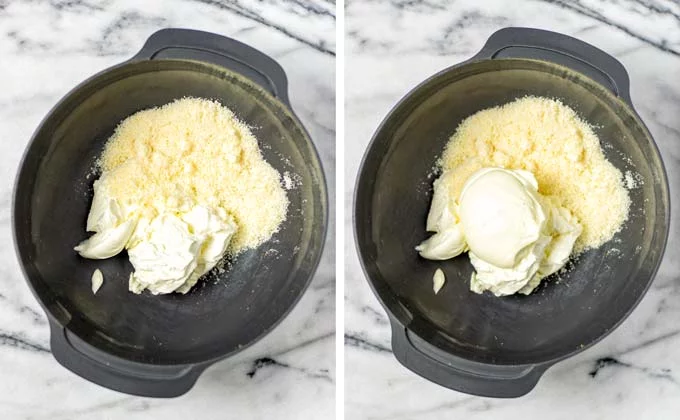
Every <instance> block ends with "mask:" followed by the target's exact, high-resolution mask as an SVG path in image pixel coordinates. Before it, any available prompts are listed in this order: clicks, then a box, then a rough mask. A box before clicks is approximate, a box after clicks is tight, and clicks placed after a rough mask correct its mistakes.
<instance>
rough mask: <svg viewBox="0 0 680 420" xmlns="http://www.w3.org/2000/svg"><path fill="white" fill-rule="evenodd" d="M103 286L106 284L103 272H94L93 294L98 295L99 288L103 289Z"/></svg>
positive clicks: (97, 270)
mask: <svg viewBox="0 0 680 420" xmlns="http://www.w3.org/2000/svg"><path fill="white" fill-rule="evenodd" d="M102 284H104V275H103V274H102V272H101V270H99V269H96V270H94V273H92V293H94V294H97V292H98V291H99V288H100V287H102Z"/></svg>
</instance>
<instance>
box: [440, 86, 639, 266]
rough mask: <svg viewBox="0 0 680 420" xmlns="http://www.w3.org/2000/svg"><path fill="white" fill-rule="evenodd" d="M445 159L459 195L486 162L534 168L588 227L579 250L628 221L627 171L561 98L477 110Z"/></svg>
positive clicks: (546, 189)
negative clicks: (624, 173)
mask: <svg viewBox="0 0 680 420" xmlns="http://www.w3.org/2000/svg"><path fill="white" fill-rule="evenodd" d="M438 164H439V166H440V167H441V169H442V170H453V171H454V173H455V177H454V179H453V181H452V184H451V186H450V188H452V191H453V197H458V196H459V195H460V191H461V189H462V187H463V184H464V183H465V181H466V180H467V179H468V177H469V176H470V175H471V174H472V173H473V172H475V171H477V170H478V169H481V168H484V167H501V168H507V169H523V170H527V171H530V172H532V173H533V174H534V175H535V177H536V179H537V181H538V186H539V192H540V193H541V194H543V195H548V196H552V199H553V200H555V201H556V204H557V205H559V206H562V207H565V208H567V209H569V210H570V211H571V212H572V213H573V214H574V215H575V216H576V217H577V219H578V220H579V222H580V223H581V224H582V226H583V232H582V233H581V235H580V236H579V238H578V239H577V241H576V243H575V246H574V251H575V252H576V253H580V252H581V251H584V250H586V249H589V248H597V247H599V246H600V245H602V244H603V243H605V242H607V241H608V240H610V239H611V238H612V237H613V236H614V234H615V233H616V232H618V231H619V230H620V229H621V226H622V225H623V222H624V221H625V220H626V219H627V218H628V211H629V207H630V197H629V196H628V191H627V190H626V189H625V188H624V184H623V176H622V174H621V172H620V171H619V170H618V169H617V168H616V167H614V166H613V165H612V164H611V163H610V162H609V161H607V159H606V158H605V156H604V154H603V152H602V149H601V147H600V142H599V140H598V138H597V136H596V135H595V133H594V132H593V130H592V128H591V127H590V126H589V125H588V124H587V123H585V122H584V121H583V120H581V119H580V118H579V117H578V115H577V114H576V112H574V110H572V109H571V108H569V107H568V106H566V105H564V104H562V103H561V102H560V101H558V100H554V99H548V98H539V97H532V96H528V97H524V98H521V99H518V100H515V101H513V102H510V103H507V104H505V105H503V106H499V107H495V108H489V109H485V110H482V111H479V112H477V113H476V114H474V115H472V116H470V117H468V118H466V119H465V120H464V121H463V122H462V123H461V124H460V125H459V126H458V128H457V129H456V132H455V133H454V135H453V136H452V137H451V138H450V139H449V142H448V144H447V146H446V149H445V150H444V154H443V155H442V157H441V159H440V161H439V163H438Z"/></svg>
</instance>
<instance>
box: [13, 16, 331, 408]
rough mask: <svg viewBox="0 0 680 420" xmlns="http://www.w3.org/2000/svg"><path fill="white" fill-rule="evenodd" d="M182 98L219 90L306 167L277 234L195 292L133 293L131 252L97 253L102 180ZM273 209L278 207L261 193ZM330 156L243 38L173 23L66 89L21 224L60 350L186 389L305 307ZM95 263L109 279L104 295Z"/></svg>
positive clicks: (165, 390) (18, 209) (125, 383)
mask: <svg viewBox="0 0 680 420" xmlns="http://www.w3.org/2000/svg"><path fill="white" fill-rule="evenodd" d="M184 96H195V97H202V98H210V99H216V100H218V101H220V102H221V103H222V104H223V105H225V106H227V107H228V108H230V109H231V110H233V111H234V113H235V114H236V115H237V116H238V117H239V118H240V119H241V120H242V121H244V122H245V123H247V124H248V125H249V126H250V127H252V130H253V133H254V134H255V136H256V137H257V138H258V140H259V142H260V145H261V149H262V153H263V155H264V158H265V159H266V160H267V162H269V163H270V164H271V165H272V166H274V168H276V169H277V170H278V171H279V172H280V173H281V174H283V173H284V172H285V171H288V172H290V173H294V174H297V175H298V176H299V177H300V179H301V183H300V185H299V186H298V187H297V188H295V189H292V190H290V191H288V199H289V200H290V206H289V209H288V215H287V219H286V220H285V222H283V224H282V226H281V228H280V230H279V232H278V233H276V234H275V235H274V236H273V238H272V239H271V240H269V241H268V242H266V243H265V244H263V245H261V246H260V247H259V248H257V249H253V250H250V251H247V252H244V253H243V254H241V255H239V256H238V257H237V258H236V260H235V261H233V262H232V264H231V266H230V268H229V269H228V270H227V271H226V272H224V273H222V274H219V280H218V281H217V282H215V281H204V282H201V283H199V285H197V286H196V288H195V289H194V290H192V291H191V292H190V293H188V294H186V295H181V294H169V295H161V296H153V295H151V294H149V293H143V294H140V295H135V294H133V293H131V292H129V291H128V290H127V283H128V277H129V274H130V272H131V271H132V266H131V264H130V263H129V261H128V258H127V255H126V254H124V253H123V254H121V255H118V256H116V257H114V258H110V259H106V260H96V261H95V260H86V259H83V258H81V257H79V256H78V254H77V253H76V252H74V251H73V247H74V246H75V245H76V244H78V243H79V242H80V241H82V240H83V239H85V238H86V237H87V236H88V234H87V233H86V232H85V220H86V218H87V214H88V211H89V208H90V203H91V200H92V183H93V181H94V177H88V174H89V173H90V171H91V169H92V168H93V166H94V162H95V160H96V159H97V157H98V156H99V155H100V153H101V151H102V149H103V146H104V144H105V142H106V140H107V139H108V138H109V137H110V136H111V134H112V133H113V130H114V128H115V127H116V125H117V124H118V123H119V122H120V121H121V120H123V119H125V118H126V117H128V116H130V115H131V114H134V113H135V112H137V111H139V110H142V109H145V108H150V107H154V106H159V105H163V104H166V103H168V102H171V101H173V100H175V99H178V98H181V97H184ZM262 205H267V203H262ZM327 212H328V210H327V196H326V185H325V180H324V176H323V172H322V169H321V165H320V163H319V159H318V156H317V153H316V150H315V149H314V146H313V144H312V141H311V139H310V138H309V136H308V135H307V133H306V131H305V129H304V128H303V126H302V124H301V123H300V121H299V120H298V119H297V117H296V116H295V115H294V114H293V112H292V110H291V107H290V103H289V102H288V98H287V83H286V76H285V73H284V72H283V69H282V68H281V67H280V66H279V65H278V64H277V63H276V62H275V61H273V60H272V59H271V58H269V57H267V56H266V55H264V54H262V53H261V52H259V51H257V50H254V49H252V48H250V47H248V46H246V45H244V44H241V43H239V42H236V41H234V40H231V39H228V38H224V37H221V36H217V35H214V34H209V33H205V32H198V31H190V30H180V29H166V30H162V31H159V32H157V33H155V34H153V35H152V36H151V37H150V38H149V40H148V41H147V42H146V44H145V45H144V47H143V48H142V50H141V51H140V52H139V53H138V54H137V55H136V56H135V57H133V58H132V59H131V60H129V61H127V62H125V63H123V64H121V65H118V66H115V67H113V68H110V69H108V70H105V71H103V72H101V73H99V74H97V75H95V76H93V77H92V78H90V79H88V80H87V81H85V82H83V83H82V84H81V85H79V86H78V87H76V88H75V89H74V90H73V91H71V92H70V93H68V94H67V95H66V97H64V98H63V99H62V100H61V101H60V102H59V103H58V104H57V105H56V106H55V107H54V109H52V110H51V111H50V113H49V114H48V116H47V117H46V118H45V119H44V121H43V122H42V123H41V124H40V127H39V128H38V129H37V131H36V133H35V135H34V137H33V139H32V140H31V142H30V144H29V146H28V149H27V151H26V154H25V156H24V159H23V162H22V164H21V169H20V172H19V175H18V179H17V183H16V188H15V192H14V209H13V218H14V220H13V225H14V235H15V240H16V246H17V252H18V254H19V259H20V262H21V265H22V266H23V269H24V272H25V275H26V278H27V280H28V283H29V285H30V286H31V289H32V290H33V292H34V294H35V296H36V297H37V299H38V300H39V302H40V304H41V305H42V306H43V308H44V309H45V312H46V313H47V316H48V319H49V322H50V328H51V349H52V353H53V354H54V357H55V358H56V359H57V360H58V361H59V362H60V363H62V364H63V365H64V366H66V367H67V368H69V369H70V370H72V371H74V372H75V373H77V374H79V375H81V376H83V377H85V378H87V379H89V380H91V381H93V382H96V383H98V384H101V385H104V386H106V387H109V388H112V389H116V390H119V391H122V392H127V393H131V394H138V395H145V396H158V397H170V396H176V395H180V394H182V393H184V392H186V391H187V390H188V389H190V388H191V386H192V385H193V384H194V383H195V381H196V379H197V378H198V376H199V375H200V373H201V372H202V371H203V370H204V369H205V368H206V367H207V366H209V365H210V364H212V363H214V362H215V361H217V360H220V359H222V358H224V357H226V356H228V355H230V354H234V353H235V352H237V351H239V350H241V349H243V348H245V347H247V346H248V345H250V344H252V343H253V342H255V341H256V340H258V339H259V338H261V337H263V336H264V335H265V334H266V333H267V332H269V331H271V330H272V329H273V328H274V327H275V326H276V325H277V324H278V323H279V322H280V321H281V320H282V319H283V318H284V317H285V315H286V314H287V313H288V312H289V311H290V310H291V309H292V308H293V306H294V305H295V304H296V303H297V301H298V300H299V299H300V297H301V296H302V294H303V292H304V291H305V289H306V287H307V285H308V284H309V282H310V280H311V278H312V276H313V274H314V271H315V270H316V267H317V265H318V262H319V259H320V257H321V251H322V247H323V243H324V237H325V233H326V225H327ZM95 268H99V269H101V271H102V272H103V274H104V279H105V281H104V286H103V287H102V289H101V290H100V291H99V292H98V293H97V295H96V296H95V295H93V294H92V291H91V290H90V277H91V275H92V272H93V271H94V269H95Z"/></svg>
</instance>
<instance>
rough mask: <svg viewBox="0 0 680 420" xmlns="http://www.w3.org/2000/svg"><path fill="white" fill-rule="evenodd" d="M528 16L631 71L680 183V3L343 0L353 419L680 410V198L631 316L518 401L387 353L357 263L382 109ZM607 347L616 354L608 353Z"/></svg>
mask: <svg viewBox="0 0 680 420" xmlns="http://www.w3.org/2000/svg"><path fill="white" fill-rule="evenodd" d="M505 26H528V27H538V28H543V29H548V30H554V31H558V32H563V33H566V34H569V35H573V36H576V37H578V38H581V39H583V40H585V41H586V42H589V43H592V44H593V45H595V46H598V47H600V48H602V49H604V50H605V51H608V52H609V53H610V54H612V55H614V56H615V57H616V58H618V59H619V60H620V61H621V62H622V63H623V64H624V65H625V66H626V68H627V69H628V72H629V74H630V79H631V89H632V98H633V102H634V103H635V105H636V108H637V109H638V111H639V113H640V114H641V116H642V118H643V120H644V121H645V122H646V124H647V125H648V127H649V129H650V130H651V132H652V134H653V135H654V137H655V139H656V142H657V144H658V146H659V148H660V149H661V153H662V155H663V158H664V161H665V164H666V168H667V171H668V176H669V179H670V186H671V192H672V196H673V198H677V194H678V192H680V118H679V116H680V78H679V77H678V75H679V74H680V3H678V2H677V1H668V0H608V1H595V0H587V1H586V0H580V1H566V0H564V1H561V0H552V1H512V2H509V1H503V0H492V1H483V2H482V1H476V0H459V1H456V2H448V1H444V0H424V1H419V0H412V1H402V0H393V1H377V0H376V1H361V0H354V1H348V5H347V9H346V31H347V33H348V37H347V41H346V45H345V48H346V57H347V58H346V69H347V70H346V82H345V86H346V104H347V105H346V117H345V118H346V121H347V124H346V138H347V139H348V140H347V149H346V157H345V160H346V181H345V200H346V201H345V207H346V220H344V223H345V235H346V236H345V237H346V254H347V256H348V258H347V260H348V261H347V263H346V267H347V275H346V277H347V280H346V286H345V287H346V299H345V302H346V309H345V320H346V339H345V343H346V358H345V365H346V387H345V392H346V400H347V402H346V417H347V418H351V419H355V420H359V419H373V420H377V419H418V420H430V419H433V420H434V419H444V418H448V419H461V418H464V419H466V420H474V419H538V418H549V419H554V420H561V419H564V420H572V419H584V420H585V419H615V418H616V419H677V418H678V416H679V414H678V413H680V356H679V354H680V353H679V352H678V348H680V328H679V326H678V319H679V318H680V274H679V273H680V210H678V205H677V203H675V204H674V208H673V210H672V216H671V217H672V223H671V234H670V240H669V242H668V248H667V251H666V255H665V258H664V261H663V264H662V266H661V269H660V272H659V274H658V276H657V277H656V280H655V281H654V284H653V286H652V288H651V290H650V291H649V293H648V294H647V295H646V297H645V298H644V300H643V301H642V303H641V304H640V306H639V307H638V308H637V309H636V310H635V312H634V313H633V315H632V316H631V317H630V318H629V319H628V320H627V321H626V322H625V323H624V324H623V325H622V326H621V327H620V328H619V329H617V330H616V331H615V332H614V333H613V334H611V335H610V336H609V337H607V338H606V339H605V340H603V341H602V342H600V343H599V344H597V345H596V346H594V347H593V348H591V349H588V350H587V351H585V352H583V353H581V354H579V355H578V356H576V357H574V358H572V359H569V360H567V361H565V362H563V363H560V364H558V365H556V366H554V367H553V368H551V369H550V370H548V372H547V373H546V374H545V376H544V377H543V379H542V380H541V381H540V382H539V384H538V386H537V387H536V388H535V390H534V391H533V392H532V393H531V394H529V395H528V396H526V397H524V398H520V399H515V400H497V399H490V398H479V397H471V396H469V395H465V394H461V393H457V392H454V391H449V390H446V389H444V388H441V387H439V386H436V385H434V384H432V383H430V382H428V381H426V380H424V379H421V378H420V377H418V376H416V375H415V374H412V373H410V372H409V371H407V370H406V369H405V368H403V367H402V366H401V365H399V364H398V362H397V361H396V360H395V359H394V357H393V356H392V354H391V353H390V352H391V351H390V331H389V326H388V325H387V319H386V316H385V314H384V311H383V309H382V308H381V307H380V305H379V304H378V302H377V300H376V299H375V298H374V296H373V294H372V292H371V291H370V289H369V287H368V284H367V282H366V280H365V279H364V276H363V273H362V272H361V269H360V267H359V262H358V259H357V257H356V252H355V248H354V243H353V238H352V233H351V232H352V228H351V214H352V212H351V198H352V189H353V186H354V180H355V177H356V173H357V170H358V165H359V162H360V159H361V157H362V154H363V153H364V150H365V147H366V145H367V143H368V141H369V139H370V138H371V135H372V134H373V131H374V130H375V129H376V127H377V125H378V123H379V122H380V120H381V119H382V118H383V117H384V116H385V114H386V113H387V112H388V111H389V110H390V109H391V107H392V106H393V105H394V104H395V102H396V101H397V100H398V99H399V98H401V97H402V96H403V95H404V94H405V93H406V92H407V91H408V90H409V89H411V88H412V87H414V86H415V85H416V84H417V83H419V82H420V81H422V80H423V79H425V78H426V77H428V76H430V75H432V74H433V73H435V72H436V71H438V70H441V69H443V68H445V67H447V66H449V65H452V64H455V63H457V62H460V61H462V60H464V59H466V58H468V57H470V56H472V55H473V54H475V53H476V52H477V51H478V49H479V48H481V46H482V45H483V44H484V41H485V40H486V39H487V37H488V36H489V35H490V34H491V33H493V32H494V31H495V30H497V29H499V28H501V27H505ZM606 358H611V359H606Z"/></svg>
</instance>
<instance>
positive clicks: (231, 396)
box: [0, 0, 335, 420]
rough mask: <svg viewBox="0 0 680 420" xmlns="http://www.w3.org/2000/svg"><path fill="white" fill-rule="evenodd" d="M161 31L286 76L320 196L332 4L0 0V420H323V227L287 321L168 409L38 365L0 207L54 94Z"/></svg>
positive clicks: (331, 288)
mask: <svg viewBox="0 0 680 420" xmlns="http://www.w3.org/2000/svg"><path fill="white" fill-rule="evenodd" d="M163 27H185V28H192V29H200V30H205V31H211V32H215V33H219V34H224V35H227V36H231V37H233V38H236V39H238V40H241V41H243V42H245V43H248V44H250V45H252V46H254V47H256V48H258V49H260V50H262V51H263V52H265V53H267V54H269V55H270V56H272V57H273V58H274V59H276V60H277V61H278V62H279V63H280V64H281V65H282V66H283V67H284V69H285V70H286V73H287V75H288V79H289V82H290V98H291V101H292V104H293V107H294V109H295V111H296V113H297V114H298V115H299V116H300V118H301V119H302V121H303V123H304V124H305V126H306V127H307V129H308V130H309V131H310V133H311V136H312V138H313V139H314V141H315V143H316V146H317V148H318V150H319V153H320V155H321V158H322V160H323V164H324V166H325V171H326V175H327V180H328V185H329V194H330V197H334V185H335V176H334V173H335V157H334V155H335V52H334V50H335V4H334V1H333V0H315V1H310V2H299V1H295V0H268V1H266V2H262V1H239V0H236V1H217V0H215V1H213V0H163V1H143V2H141V1H129V0H107V1H100V0H69V1H61V0H35V1H30V2H28V1H18V0H16V1H12V0H10V1H0V55H1V56H2V65H1V66H0V87H1V88H2V89H1V90H0V92H1V93H0V153H2V156H3V160H2V162H1V163H0V177H2V179H4V180H5V182H4V183H3V184H2V186H0V193H1V195H0V198H1V201H0V223H1V224H2V230H0V235H1V239H2V240H0V258H1V260H0V261H2V274H3V275H2V276H0V375H1V376H2V380H1V381H0V417H2V418H3V419H7V420H15V419H50V420H61V419H69V420H70V419H92V418H97V419H119V418H125V419H129V420H134V419H150V418H165V419H187V418H194V417H195V416H196V415H197V413H200V415H201V418H204V419H218V418H219V419H224V418H235V419H236V418H238V419H270V418H277V419H300V418H323V419H326V418H333V413H334V412H335V410H334V401H335V397H334V395H335V369H334V367H335V351H334V349H335V347H334V342H335V335H334V331H335V318H334V314H335V298H334V295H335V282H334V277H335V265H334V259H335V253H334V243H335V234H334V226H333V224H331V226H330V230H329V236H328V242H327V249H326V252H325V254H324V257H323V260H322V263H321V266H320V267H319V270H318V271H317V275H316V277H315V278H314V280H313V282H312V284H311V286H310V288H309V289H308V291H307V293H306V294H305V295H304V297H303V299H302V300H301V301H300V303H299V304H298V305H297V306H296V308H295V309H294V310H293V312H292V313H291V314H290V315H289V316H288V317H287V318H286V319H285V320H284V322H283V323H282V324H281V325H279V326H278V327H277V328H276V329H275V330H274V331H273V332H272V333H271V334H269V335H268V336H267V337H266V338H264V339H263V340H262V341H260V342H258V343H257V344H256V345H254V346H252V347H251V348H249V349H247V350H246V351H244V352H242V353H240V354H238V355H236V356H234V357H233V358H229V359H228V360H225V361H223V362H220V363H218V364H216V365H214V366H213V367H211V368H209V369H208V370H207V371H206V372H205V373H204V374H203V375H202V376H201V378H200V379H199V380H198V383H197V384H196V386H195V387H194V389H193V390H191V391H190V392H189V393H188V394H186V395H184V396H182V397H180V398H177V399H172V400H160V399H146V398H138V397H132V396H128V395H124V394H120V393H117V392H113V391H110V390H107V389H105V388H102V387H99V386H97V385H94V384H92V383H90V382H87V381H85V380H83V379H81V378H80V377H78V376H76V375H75V374H73V373H71V372H69V371H67V370H66V369H64V368H63V367H61V366H60V365H59V364H58V363H57V362H56V361H55V360H54V358H52V356H51V355H50V354H49V332H48V327H47V324H46V320H45V317H44V315H43V313H42V311H41V309H40V307H39V306H38V303H37V302H36V300H35V298H34V297H33V296H32V294H31V292H30V291H29V289H28V287H27V285H26V284H25V281H24V279H23V276H22V274H21V272H20V269H19V265H18V263H17V260H16V257H15V253H14V249H13V241H12V237H11V228H10V217H11V213H10V212H11V209H10V203H11V194H12V182H13V181H12V180H13V179H14V177H15V174H16V171H17V165H18V163H19V160H20V158H21V156H22V153H23V151H24V148H25V146H26V144H27V142H28V140H29V139H30V137H31V135H32V133H33V131H34V129H35V128H36V127H37V125H38V123H39V122H40V120H41V119H42V118H43V116H45V114H46V113H47V112H48V111H49V109H50V108H51V107H52V106H53V105H54V104H55V103H56V102H57V101H58V100H59V99H60V98H61V97H62V96H63V95H64V94H65V93H66V92H67V91H68V90H70V89H71V88H72V87H73V86H75V85H76V84H77V83H79V82H80V81H82V80H83V79H85V78H87V77H89V76H90V75H92V74H94V73H96V72H98V71H100V70H102V69H104V68H106V67H108V66H111V65H114V64H117V63H119V62H122V61H124V60H126V59H127V58H129V57H131V56H132V55H133V54H134V53H136V52H137V51H138V50H139V48H141V46H142V44H143V43H144V41H145V40H146V38H147V37H148V36H149V35H150V34H151V33H153V32H154V31H156V30H158V29H161V28H163ZM331 208H332V207H331ZM331 214H333V213H331Z"/></svg>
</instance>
